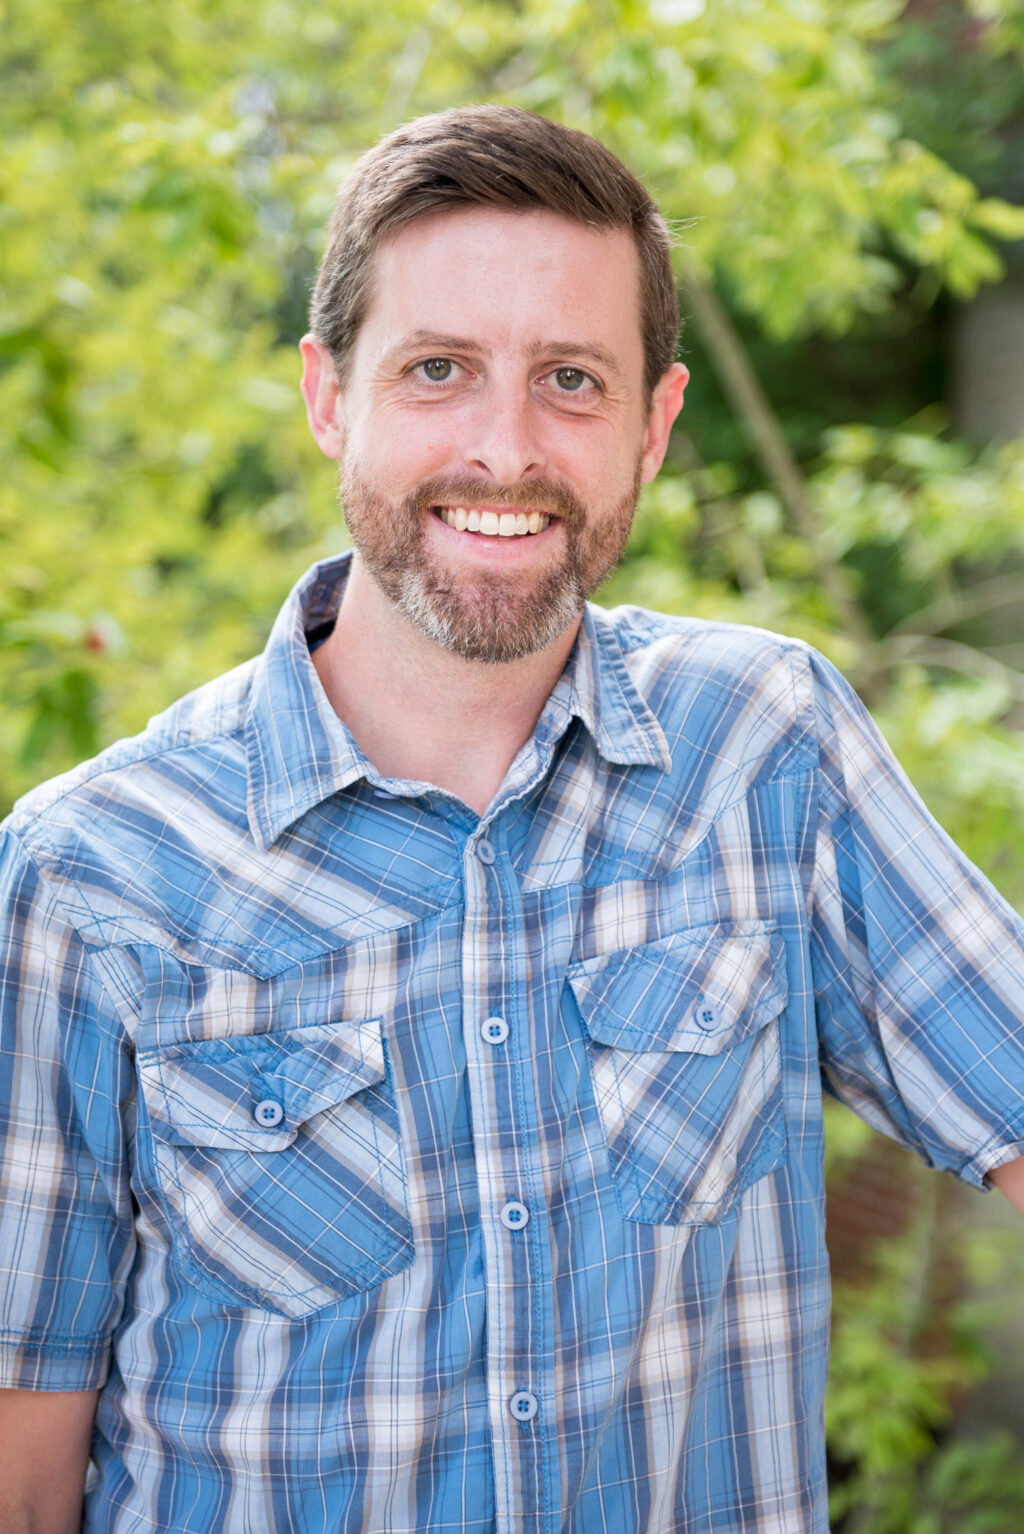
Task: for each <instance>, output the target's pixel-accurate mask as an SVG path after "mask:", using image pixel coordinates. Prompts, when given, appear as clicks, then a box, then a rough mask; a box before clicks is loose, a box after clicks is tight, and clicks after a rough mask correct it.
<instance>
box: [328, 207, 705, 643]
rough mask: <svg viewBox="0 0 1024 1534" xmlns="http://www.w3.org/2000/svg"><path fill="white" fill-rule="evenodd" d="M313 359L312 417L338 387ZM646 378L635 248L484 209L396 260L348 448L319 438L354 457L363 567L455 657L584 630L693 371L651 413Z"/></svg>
mask: <svg viewBox="0 0 1024 1534" xmlns="http://www.w3.org/2000/svg"><path fill="white" fill-rule="evenodd" d="M304 350H305V353H306V362H307V377H306V380H305V381H304V388H305V390H306V397H307V403H309V402H310V401H311V399H313V398H315V397H316V395H317V390H318V388H319V389H321V390H326V391H327V393H328V394H330V390H331V385H332V382H333V374H331V375H330V377H325V376H324V373H323V369H324V367H325V354H323V352H322V348H320V349H319V355H318V352H317V349H316V343H312V342H307V343H305V346H304ZM643 361H644V359H643V346H642V341H641V334H640V317H639V263H638V259H637V255H636V251H635V248H634V246H633V242H632V240H631V238H630V236H629V235H628V233H626V232H625V231H619V230H615V231H610V232H601V231H597V230H593V229H588V228H586V227H584V226H582V225H579V224H576V223H573V222H571V221H570V220H567V219H563V218H560V217H558V216H557V215H555V214H551V213H545V212H539V211H531V212H525V213H514V212H505V211H499V210H488V209H467V210H460V211H458V212H453V213H443V214H438V215H435V216H432V217H430V218H426V219H422V220H420V221H419V222H417V223H416V224H414V225H412V226H410V228H408V229H406V230H404V231H403V232H402V233H401V234H399V235H398V236H397V237H396V238H394V239H392V240H390V241H389V242H387V243H386V244H385V245H383V246H382V247H381V249H380V250H379V251H378V253H377V258H376V262H375V271H374V281H373V289H372V298H371V302H370V306H369V310H368V312H367V315H366V318H365V320H364V322H363V325H362V328H361V329H360V331H359V334H358V337H357V339H356V343H355V346H354V348H353V352H352V354H351V357H350V359H349V363H348V367H347V370H346V376H345V379H344V384H343V388H342V389H341V390H340V391H337V392H336V395H335V396H334V397H333V398H332V399H331V400H330V404H331V414H332V415H333V421H334V424H335V426H336V434H333V435H332V433H331V431H330V430H329V429H328V430H326V431H321V432H319V433H317V426H316V425H315V424H314V432H315V433H317V440H318V441H319V442H320V445H321V447H322V448H323V449H324V451H325V452H328V453H329V454H330V456H334V457H338V458H339V459H340V464H341V490H342V498H343V501H344V505H345V514H346V519H347V521H348V526H349V531H350V533H351V536H352V541H353V543H354V544H355V547H356V550H357V552H358V554H359V556H360V558H361V559H362V560H363V562H364V563H365V566H366V568H367V569H368V571H369V572H370V574H371V575H372V576H373V577H374V579H375V580H376V582H377V584H378V585H379V587H380V588H381V589H382V590H383V591H384V593H385V594H386V596H387V597H388V598H389V599H390V600H391V602H392V603H393V604H394V605H395V606H396V607H397V608H398V609H399V610H400V611H402V612H403V613H404V614H405V615H406V616H407V617H409V618H411V619H412V620H413V621H414V622H415V623H416V624H417V625H418V626H419V627H420V629H422V630H423V631H424V632H425V633H427V634H428V635H429V636H430V637H431V638H432V639H434V640H435V641H436V642H437V643H439V644H441V645H443V646H444V647H445V648H446V649H449V650H452V651H454V652H456V653H458V654H461V655H463V656H466V657H468V658H471V659H475V660H483V661H492V662H494V661H510V660H516V659H520V658H522V657H524V656H526V655H529V654H532V653H534V652H535V651H537V650H540V649H542V648H544V647H545V646H546V645H548V644H551V643H552V642H553V641H554V640H555V639H556V638H557V637H558V636H559V635H560V634H562V633H563V632H564V631H565V630H566V629H567V628H568V627H569V626H570V625H571V624H572V623H573V622H574V620H575V619H576V618H577V617H578V615H579V613H580V611H581V609H582V606H583V603H584V601H585V599H586V597H587V596H588V595H589V594H590V592H591V591H592V590H593V589H594V587H595V586H596V585H597V584H598V583H599V582H600V581H601V579H602V578H603V577H604V576H605V575H606V574H607V572H608V571H609V570H610V569H611V567H612V566H613V565H614V564H615V562H616V560H617V559H618V557H619V554H620V553H621V550H622V547H623V544H624V543H625V540H626V536H627V534H628V532H629V528H630V524H631V522H632V518H633V513H634V510H635V507H636V498H637V494H638V491H639V487H640V484H641V483H642V482H643V481H644V480H646V479H650V478H652V477H653V475H654V474H655V473H656V472H657V469H658V466H659V465H660V462H661V458H662V455H663V452H664V445H665V440H666V439H667V431H668V426H669V425H670V424H671V419H672V417H674V415H675V413H676V410H677V409H678V406H679V402H681V393H682V385H683V383H685V369H682V368H676V369H673V370H671V373H670V374H666V375H665V378H664V379H663V380H662V382H661V383H660V384H659V386H658V389H657V390H656V391H655V396H654V399H653V400H652V402H651V405H650V407H649V408H647V407H646V405H645V401H644V397H643ZM327 366H328V367H329V364H327ZM680 375H681V376H680ZM676 394H678V400H676V399H675V395H676ZM669 395H671V396H672V398H671V399H670V398H668V396H669ZM310 417H311V421H313V419H314V409H313V405H312V404H311V408H310ZM666 417H667V424H666ZM325 438H326V440H325Z"/></svg>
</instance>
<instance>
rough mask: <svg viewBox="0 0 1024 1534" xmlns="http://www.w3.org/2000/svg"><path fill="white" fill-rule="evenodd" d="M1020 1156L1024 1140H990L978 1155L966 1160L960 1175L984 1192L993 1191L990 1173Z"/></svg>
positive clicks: (1023, 1148) (1023, 1151)
mask: <svg viewBox="0 0 1024 1534" xmlns="http://www.w3.org/2000/svg"><path fill="white" fill-rule="evenodd" d="M1018 1156H1024V1140H1022V1139H1020V1138H1018V1139H1016V1140H1005V1139H1000V1140H990V1141H989V1142H988V1144H987V1145H986V1146H984V1147H983V1148H982V1149H981V1150H980V1151H979V1152H978V1153H977V1155H975V1156H972V1158H971V1160H970V1161H968V1162H965V1164H964V1165H963V1166H962V1167H961V1168H960V1171H959V1173H958V1176H959V1177H961V1178H962V1179H963V1181H964V1182H967V1183H970V1184H971V1185H972V1186H973V1187H975V1188H980V1189H981V1191H982V1192H983V1193H991V1191H992V1187H993V1184H992V1183H990V1182H989V1180H988V1174H989V1173H990V1172H994V1171H996V1170H997V1168H999V1167H1001V1166H1005V1165H1006V1163H1007V1162H1008V1161H1016V1159H1017V1157H1018Z"/></svg>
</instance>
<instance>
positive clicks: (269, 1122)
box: [252, 1097, 284, 1129]
mask: <svg viewBox="0 0 1024 1534" xmlns="http://www.w3.org/2000/svg"><path fill="white" fill-rule="evenodd" d="M252 1116H253V1118H254V1119H255V1120H256V1122H257V1124H258V1125H259V1126H260V1128H261V1129H276V1128H277V1126H278V1124H280V1122H281V1120H282V1119H283V1118H284V1108H283V1107H282V1105H281V1104H280V1103H279V1102H278V1101H277V1099H276V1098H274V1097H265V1098H264V1099H263V1101H262V1102H261V1103H257V1104H256V1106H255V1108H254V1109H253V1110H252Z"/></svg>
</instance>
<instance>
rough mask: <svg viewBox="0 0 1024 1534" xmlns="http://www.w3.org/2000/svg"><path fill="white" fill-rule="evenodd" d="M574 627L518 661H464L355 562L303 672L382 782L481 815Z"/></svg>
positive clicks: (529, 728) (530, 726) (527, 732)
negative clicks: (442, 795) (447, 798)
mask: <svg viewBox="0 0 1024 1534" xmlns="http://www.w3.org/2000/svg"><path fill="white" fill-rule="evenodd" d="M578 627H579V623H578V621H577V622H576V623H574V624H572V625H570V627H569V628H568V629H567V630H566V631H565V632H564V633H562V634H560V635H559V636H558V639H557V640H555V641H554V643H553V644H551V645H549V646H547V648H545V649H543V650H540V651H538V652H537V653H536V654H535V655H530V656H527V657H526V658H525V659H524V660H519V661H512V662H509V663H507V664H501V665H492V664H490V663H487V662H484V661H474V660H467V659H465V658H464V657H463V656H461V655H453V654H452V653H451V652H450V651H448V650H445V649H442V648H441V646H440V645H438V644H437V643H435V642H434V641H433V640H431V639H428V638H427V636H426V635H425V634H423V633H422V632H421V631H420V630H419V629H418V628H417V627H416V626H415V625H414V624H413V623H411V622H410V621H409V619H407V618H406V617H405V616H404V614H402V613H400V612H398V611H397V609H396V608H395V607H394V606H393V604H392V603H391V602H390V601H389V600H388V598H387V597H385V596H384V594H383V592H382V591H381V590H380V588H379V587H378V586H377V584H376V582H375V581H374V580H373V579H372V578H371V576H370V575H369V574H368V573H367V572H366V570H365V569H364V567H363V565H362V563H361V561H360V559H359V556H358V555H355V556H353V560H352V564H351V567H350V570H349V577H348V581H347V584H346V586H345V592H344V595H343V597H342V602H341V608H340V610H339V612H338V618H337V622H336V623H335V626H334V630H333V632H332V634H331V636H330V638H329V639H328V640H327V641H326V642H325V643H324V644H323V645H321V646H320V648H319V649H318V650H317V651H315V653H314V655H313V662H314V665H315V666H316V669H317V673H318V675H319V677H320V681H321V683H322V684H323V687H324V691H325V692H326V693H327V697H328V699H329V701H330V703H331V706H332V708H333V709H334V711H335V713H336V714H338V716H339V717H340V718H341V719H343V720H344V722H345V724H346V725H347V726H348V728H349V729H350V730H351V732H352V735H353V737H354V738H355V741H356V744H357V745H358V746H359V749H360V750H361V751H362V752H363V754H364V755H365V756H366V757H367V758H368V759H369V760H370V761H371V762H372V763H373V765H374V767H376V769H377V771H378V772H379V773H380V774H381V775H382V776H383V777H387V778H406V779H412V780H414V781H417V782H423V783H431V784H433V785H434V786H435V787H436V788H442V789H445V790H447V791H448V792H449V793H453V794H455V795H456V796H457V797H458V798H459V799H461V800H462V801H463V803H464V804H466V805H468V806H469V808H470V809H472V810H474V811H475V812H476V814H478V815H482V814H483V813H484V811H485V810H486V809H487V807H488V805H489V804H490V803H491V801H492V799H493V798H494V796H495V794H496V793H497V791H498V789H499V787H500V786H501V783H502V781H503V780H504V777H505V774H506V773H507V771H508V769H509V767H510V765H511V763H512V761H513V759H514V758H515V756H516V753H517V752H518V751H519V749H520V747H521V746H523V745H524V744H525V742H526V741H527V740H529V738H530V736H531V735H532V733H533V730H534V726H535V725H536V723H537V720H538V718H539V716H540V712H541V710H542V709H543V707H544V704H545V703H546V702H547V699H548V697H549V695H550V693H551V690H552V688H553V687H554V685H555V683H556V682H557V680H558V678H559V677H560V676H561V674H562V671H563V669H564V667H565V663H566V660H567V659H568V656H569V651H570V650H571V649H572V644H573V640H574V639H575V637H576V632H577V629H578Z"/></svg>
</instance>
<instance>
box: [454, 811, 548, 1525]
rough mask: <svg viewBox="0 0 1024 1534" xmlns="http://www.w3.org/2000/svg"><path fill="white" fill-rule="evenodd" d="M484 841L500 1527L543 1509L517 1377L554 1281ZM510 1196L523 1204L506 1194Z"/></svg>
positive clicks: (520, 1023) (527, 1065)
mask: <svg viewBox="0 0 1024 1534" xmlns="http://www.w3.org/2000/svg"><path fill="white" fill-rule="evenodd" d="M495 829H496V830H497V828H495ZM492 837H493V840H486V839H485V840H486V845H485V844H484V842H474V841H472V840H470V841H469V842H468V843H467V845H466V849H465V854H464V859H463V880H464V891H465V901H464V908H463V924H462V934H463V937H462V994H463V1003H464V1007H465V1011H464V1014H463V1016H464V1027H465V1030H466V1032H465V1037H466V1044H467V1056H468V1060H469V1066H470V1068H469V1074H468V1081H469V1091H470V1101H471V1111H472V1115H473V1129H474V1158H475V1164H476V1172H477V1185H478V1188H479V1194H480V1200H481V1204H482V1207H483V1208H484V1209H487V1210H489V1211H490V1217H489V1218H486V1217H485V1218H484V1219H483V1220H482V1222H481V1234H482V1239H483V1251H484V1261H485V1271H486V1286H487V1287H486V1306H487V1332H486V1335H487V1348H486V1368H487V1380H488V1392H487V1393H488V1400H489V1405H490V1421H491V1426H492V1435H493V1436H492V1448H493V1454H494V1468H495V1497H496V1515H497V1522H498V1526H499V1527H506V1526H508V1527H511V1526H512V1524H513V1523H515V1522H516V1521H517V1520H520V1521H523V1522H524V1526H525V1523H529V1524H530V1525H531V1527H532V1526H533V1525H534V1523H535V1522H536V1521H537V1520H538V1519H539V1520H541V1521H543V1520H544V1519H546V1518H547V1517H548V1515H549V1512H550V1507H549V1495H550V1492H549V1487H550V1482H549V1479H548V1475H549V1458H550V1455H551V1454H552V1453H553V1452H554V1450H553V1448H552V1446H551V1444H550V1443H549V1441H548V1435H547V1433H541V1432H538V1431H537V1427H536V1424H534V1425H533V1427H532V1429H531V1428H530V1424H531V1423H532V1422H533V1418H534V1416H535V1415H536V1414H537V1411H538V1398H537V1396H535V1395H534V1393H533V1391H531V1390H529V1389H526V1388H525V1387H524V1386H523V1385H522V1384H521V1382H522V1381H523V1379H524V1376H525V1378H526V1379H527V1380H534V1381H536V1380H537V1379H539V1378H540V1377H541V1376H542V1374H543V1372H544V1369H545V1366H546V1363H547V1359H548V1356H549V1351H550V1329H551V1319H550V1315H549V1311H550V1305H551V1299H550V1295H551V1275H550V1264H549V1261H548V1254H547V1248H546V1244H545V1242H544V1241H543V1240H539V1239H537V1231H536V1229H535V1228H534V1227H538V1222H537V1221H536V1220H531V1209H532V1210H533V1212H534V1213H536V1212H537V1205H538V1200H539V1199H540V1198H541V1197H542V1195H541V1193H540V1192H539V1190H540V1188H541V1187H542V1180H541V1175H540V1171H539V1168H538V1166H537V1162H536V1156H537V1149H536V1142H537V1136H538V1131H539V1125H538V1115H537V1112H536V1107H535V1105H534V1101H533V1096H532V1093H533V1063H532V1060H531V1059H530V1057H529V1038H530V1027H531V1018H532V1013H531V1011H530V1006H529V998H528V997H527V996H526V994H525V985H526V977H527V975H528V973H529V953H528V949H527V938H526V926H525V920H524V914H525V913H524V911H523V908H522V895H521V893H520V888H519V882H518V880H517V878H516V876H515V872H514V870H513V868H512V866H511V864H509V863H506V852H505V847H504V843H503V842H502V841H501V840H500V831H499V832H498V834H495V831H492ZM524 1030H525V1031H524ZM513 1046H514V1047H513ZM510 1190H517V1191H519V1192H520V1193H521V1199H520V1198H511V1199H510V1198H509V1196H508V1195H509V1191H510ZM538 1228H539V1227H538ZM513 1402H515V1404H514V1405H513ZM537 1526H538V1527H539V1526H540V1524H539V1523H538V1524H537ZM545 1526H546V1524H545Z"/></svg>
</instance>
